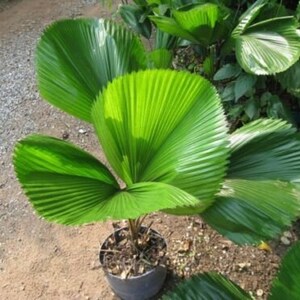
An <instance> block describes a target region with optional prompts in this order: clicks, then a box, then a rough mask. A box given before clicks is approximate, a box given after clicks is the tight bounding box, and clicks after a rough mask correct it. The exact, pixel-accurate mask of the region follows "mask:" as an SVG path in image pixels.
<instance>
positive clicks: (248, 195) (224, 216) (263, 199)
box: [201, 179, 300, 244]
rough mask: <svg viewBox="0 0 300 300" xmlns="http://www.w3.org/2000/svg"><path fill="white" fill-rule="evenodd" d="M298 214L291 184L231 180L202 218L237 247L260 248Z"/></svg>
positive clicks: (295, 194) (298, 206)
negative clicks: (243, 245)
mask: <svg viewBox="0 0 300 300" xmlns="http://www.w3.org/2000/svg"><path fill="white" fill-rule="evenodd" d="M299 213H300V203H299V192H298V191H297V190H296V189H295V186H294V185H293V184H290V183H285V182H280V181H275V180H273V181H271V180H265V181H264V180H256V181H255V180H246V179H232V180H226V181H225V183H224V186H223V189H222V190H221V192H220V193H219V195H218V197H217V199H216V201H215V202H214V203H213V205H212V206H211V207H209V208H208V209H207V210H206V211H204V212H203V213H202V214H201V216H202V217H203V219H204V220H205V222H207V223H208V224H209V225H210V226H211V227H212V228H214V229H215V230H217V231H218V232H219V233H221V234H222V235H224V236H226V237H227V238H228V239H230V240H232V241H234V242H235V243H237V244H259V243H260V242H261V241H265V240H270V239H272V238H274V237H276V236H279V234H280V233H281V232H282V231H283V230H284V229H286V228H287V227H288V226H291V223H292V221H294V220H295V219H296V217H297V216H299Z"/></svg>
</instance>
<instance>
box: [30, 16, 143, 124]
mask: <svg viewBox="0 0 300 300" xmlns="http://www.w3.org/2000/svg"><path fill="white" fill-rule="evenodd" d="M146 67H147V57H146V53H145V49H144V47H143V45H142V43H141V41H140V40H139V39H138V38H137V37H136V36H135V35H134V34H133V33H132V32H130V31H129V30H127V29H125V28H123V27H121V26H120V25H117V24H115V23H113V22H111V21H106V20H102V19H100V20H97V19H77V20H62V21H57V22H55V23H53V24H52V25H50V26H49V27H48V28H46V30H45V31H44V33H43V35H42V36H41V39H40V41H39V43H38V46H37V50H36V71H37V80H38V86H39V91H40V94H41V96H42V97H43V98H44V99H45V100H47V101H48V102H50V103H51V104H53V105H55V106H57V107H59V108H60V109H62V110H64V111H66V112H68V113H69V114H71V115H74V116H76V117H78V118H80V119H83V120H85V121H88V122H91V107H92V104H93V102H94V101H95V99H96V96H98V94H99V92H100V91H101V90H103V88H105V87H106V86H107V84H108V82H111V81H112V80H113V79H114V78H116V77H118V76H121V75H123V74H126V73H129V72H132V71H135V70H139V69H145V68H146Z"/></svg>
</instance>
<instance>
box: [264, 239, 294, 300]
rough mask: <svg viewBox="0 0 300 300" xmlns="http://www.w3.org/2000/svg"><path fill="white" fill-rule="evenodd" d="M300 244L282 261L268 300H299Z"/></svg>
mask: <svg viewBox="0 0 300 300" xmlns="http://www.w3.org/2000/svg"><path fill="white" fill-rule="evenodd" d="M299 261H300V242H299V241H298V242H297V243H296V244H295V245H293V247H292V248H291V249H290V250H289V251H288V253H287V254H286V255H285V256H284V258H283V259H282V261H281V264H280V268H279V272H278V274H277V276H276V278H275V280H274V281H273V283H272V287H271V291H270V296H269V297H268V300H281V299H289V300H297V299H299V295H300V285H299V282H300V264H299Z"/></svg>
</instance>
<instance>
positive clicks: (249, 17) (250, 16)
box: [231, 0, 268, 38]
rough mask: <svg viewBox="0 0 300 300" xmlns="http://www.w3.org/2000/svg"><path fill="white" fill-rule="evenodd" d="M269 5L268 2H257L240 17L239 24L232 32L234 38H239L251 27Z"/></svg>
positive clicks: (262, 0) (264, 0)
mask: <svg viewBox="0 0 300 300" xmlns="http://www.w3.org/2000/svg"><path fill="white" fill-rule="evenodd" d="M267 3H268V0H257V1H255V2H254V3H253V4H252V5H251V6H249V8H248V9H247V10H246V11H245V12H244V13H243V14H242V15H241V16H240V18H239V24H238V25H237V26H236V28H235V29H234V30H233V31H232V34H231V36H232V37H233V38H237V37H239V36H240V35H241V34H242V33H243V32H245V30H246V29H247V28H248V27H249V26H250V25H251V23H252V22H253V21H254V20H255V18H256V17H257V16H258V15H259V13H260V12H261V10H262V8H263V7H264V6H265V5H266V4H267Z"/></svg>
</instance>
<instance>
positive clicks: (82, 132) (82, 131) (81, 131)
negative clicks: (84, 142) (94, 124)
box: [78, 128, 86, 134]
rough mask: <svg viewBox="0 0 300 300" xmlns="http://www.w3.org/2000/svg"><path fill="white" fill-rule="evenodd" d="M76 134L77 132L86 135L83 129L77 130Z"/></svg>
mask: <svg viewBox="0 0 300 300" xmlns="http://www.w3.org/2000/svg"><path fill="white" fill-rule="evenodd" d="M78 132H79V133H80V134H85V133H86V130H85V129H83V128H80V129H79V130H78Z"/></svg>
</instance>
